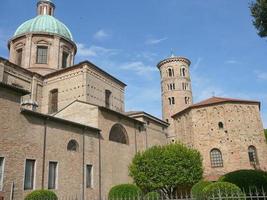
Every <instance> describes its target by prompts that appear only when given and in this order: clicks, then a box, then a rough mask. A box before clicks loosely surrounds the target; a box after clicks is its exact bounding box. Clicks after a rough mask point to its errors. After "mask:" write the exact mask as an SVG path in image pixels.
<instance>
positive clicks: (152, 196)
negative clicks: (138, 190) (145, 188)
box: [143, 192, 160, 200]
mask: <svg viewBox="0 0 267 200" xmlns="http://www.w3.org/2000/svg"><path fill="white" fill-rule="evenodd" d="M159 199H160V194H159V193H157V192H149V193H147V194H146V195H145V196H144V198H143V200H159Z"/></svg>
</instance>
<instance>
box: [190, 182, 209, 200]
mask: <svg viewBox="0 0 267 200" xmlns="http://www.w3.org/2000/svg"><path fill="white" fill-rule="evenodd" d="M210 184H212V182H209V181H203V180H202V181H199V182H198V183H196V184H195V185H194V186H193V187H192V189H191V193H192V195H193V197H194V198H195V199H196V200H202V199H204V196H203V189H204V188H205V187H206V186H208V185H210Z"/></svg>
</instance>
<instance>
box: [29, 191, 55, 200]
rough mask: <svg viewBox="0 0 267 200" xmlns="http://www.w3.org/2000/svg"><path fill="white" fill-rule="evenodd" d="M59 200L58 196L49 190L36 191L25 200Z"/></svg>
mask: <svg viewBox="0 0 267 200" xmlns="http://www.w3.org/2000/svg"><path fill="white" fill-rule="evenodd" d="M48 199H49V200H57V199H58V198H57V195H56V194H55V193H54V192H52V191H49V190H35V191H33V192H31V193H30V194H28V195H27V196H26V198H25V200H48Z"/></svg>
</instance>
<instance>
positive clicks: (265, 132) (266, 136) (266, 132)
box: [264, 129, 267, 141]
mask: <svg viewBox="0 0 267 200" xmlns="http://www.w3.org/2000/svg"><path fill="white" fill-rule="evenodd" d="M264 134H265V138H266V141H267V129H264Z"/></svg>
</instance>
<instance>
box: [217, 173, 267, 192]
mask: <svg viewBox="0 0 267 200" xmlns="http://www.w3.org/2000/svg"><path fill="white" fill-rule="evenodd" d="M219 181H223V182H229V183H233V184H235V185H237V186H238V187H240V188H241V189H242V190H244V191H245V192H246V193H249V192H250V191H251V192H255V190H258V192H260V191H262V189H264V190H265V191H267V173H266V172H263V171H259V170H238V171H233V172H230V173H228V174H225V175H224V176H222V177H221V178H220V179H219Z"/></svg>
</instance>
